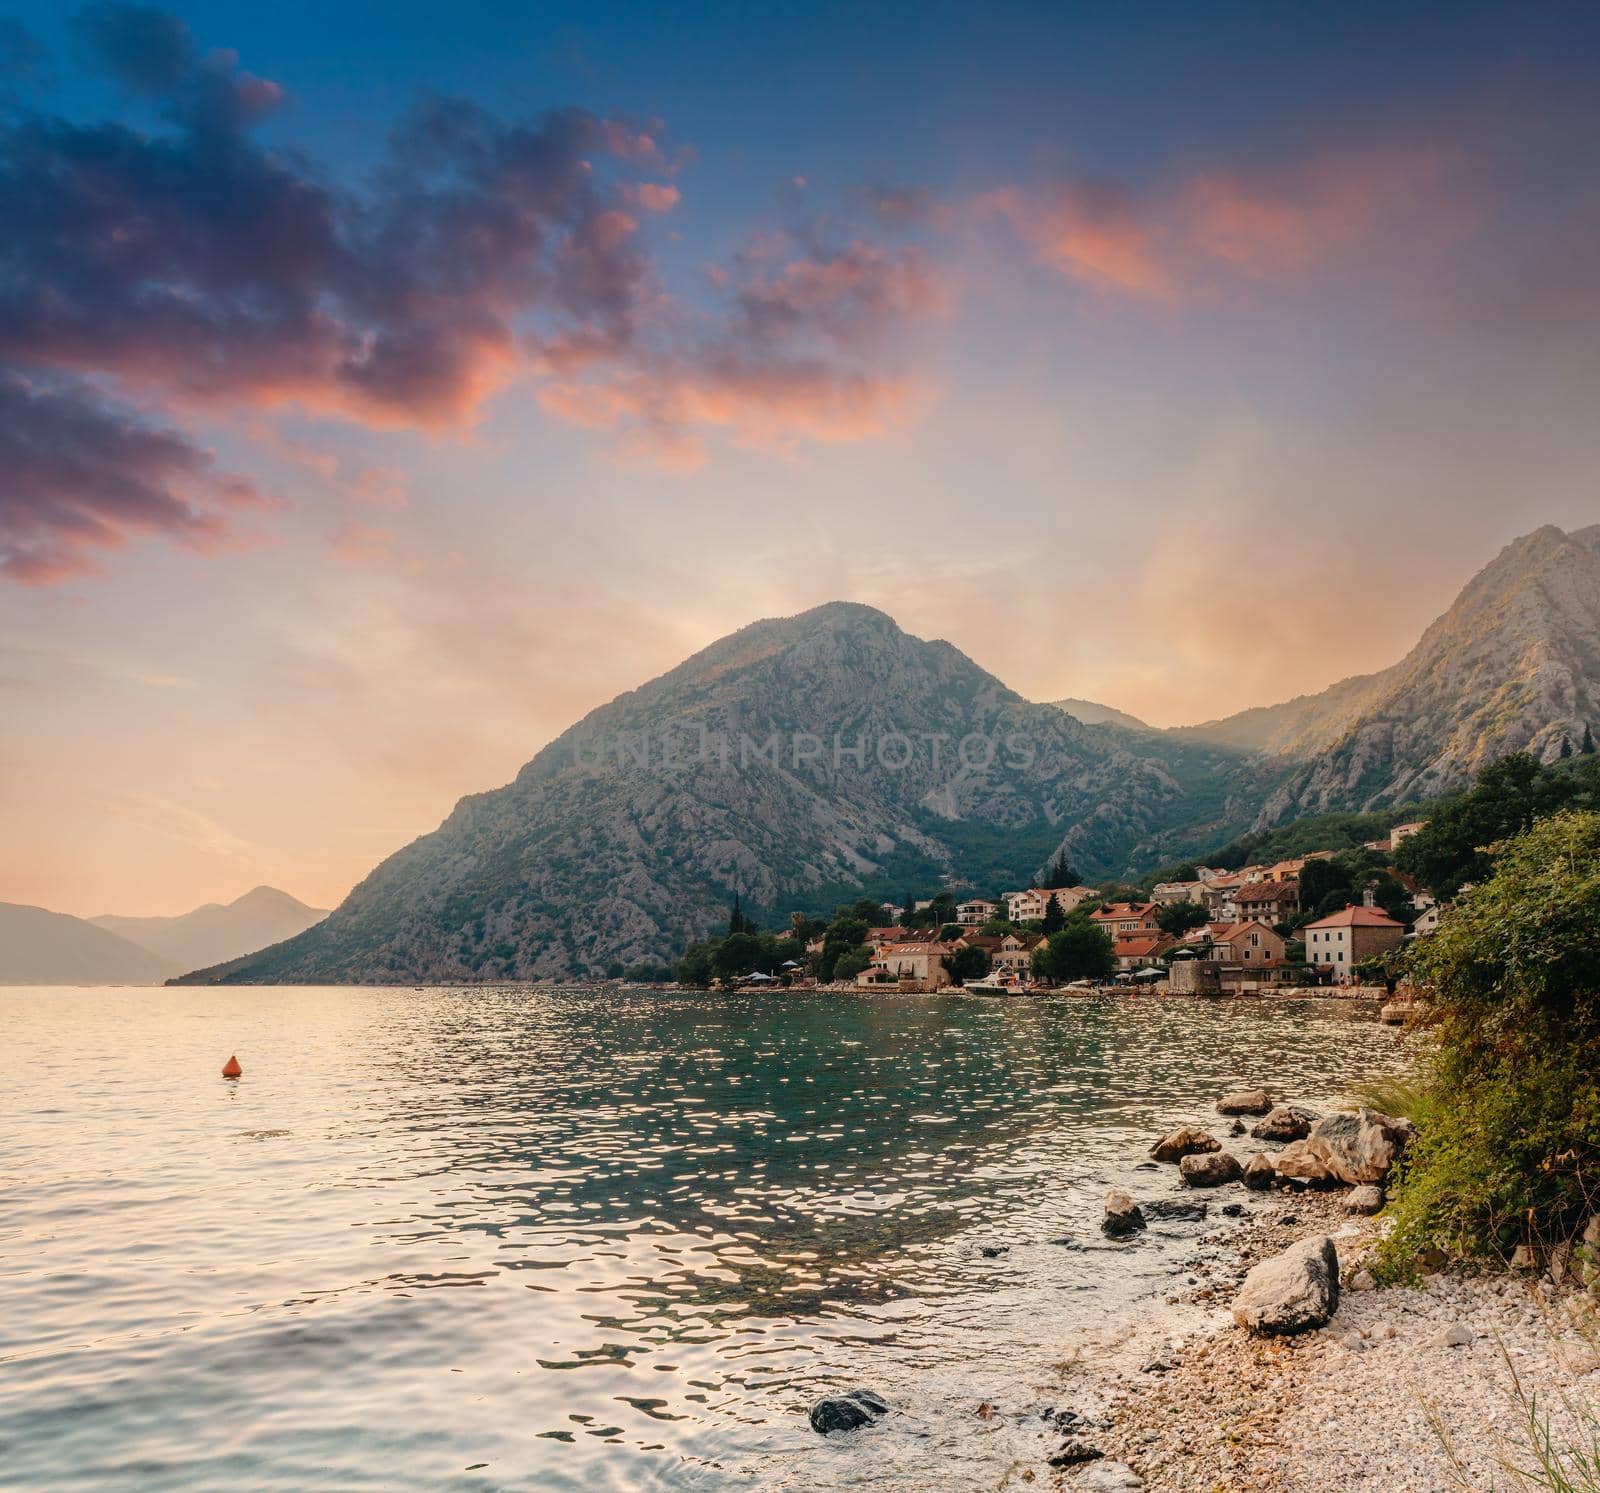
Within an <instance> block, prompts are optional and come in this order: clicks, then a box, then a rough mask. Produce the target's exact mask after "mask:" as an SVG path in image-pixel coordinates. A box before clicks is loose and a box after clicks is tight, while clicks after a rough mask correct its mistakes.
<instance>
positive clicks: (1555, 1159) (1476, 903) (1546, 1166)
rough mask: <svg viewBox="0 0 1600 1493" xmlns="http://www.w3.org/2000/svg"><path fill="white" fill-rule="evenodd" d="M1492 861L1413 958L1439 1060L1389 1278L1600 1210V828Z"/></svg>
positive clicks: (1426, 1095) (1567, 1230)
mask: <svg viewBox="0 0 1600 1493" xmlns="http://www.w3.org/2000/svg"><path fill="white" fill-rule="evenodd" d="M1418 838H1421V837H1420V836H1418ZM1483 854H1484V855H1485V857H1486V860H1487V864H1488V867H1489V870H1488V874H1487V875H1484V876H1482V877H1481V879H1480V880H1479V881H1477V882H1476V883H1475V884H1474V886H1473V887H1471V888H1470V889H1469V890H1467V891H1465V892H1463V893H1462V894H1461V896H1460V897H1459V898H1458V899H1457V900H1456V902H1455V904H1454V905H1453V907H1452V909H1451V913H1450V916H1449V917H1448V918H1446V919H1444V921H1443V922H1442V923H1441V924H1440V926H1439V931H1438V932H1437V933H1435V934H1433V935H1432V936H1431V937H1429V938H1425V939H1420V940H1418V941H1417V942H1416V943H1415V944H1414V945H1412V947H1411V949H1410V950H1409V951H1408V955H1407V965H1408V972H1409V974H1410V977H1411V980H1412V982H1413V984H1414V985H1415V986H1416V988H1417V989H1418V991H1419V992H1420V993H1421V994H1422V995H1424V996H1425V997H1426V998H1427V1008H1428V1009H1429V1011H1430V1013H1431V1014H1432V1017H1433V1021H1432V1029H1433V1031H1434V1032H1435V1034H1436V1036H1437V1048H1436V1052H1435V1057H1434V1061H1433V1065H1432V1069H1431V1072H1430V1074H1429V1079H1428V1083H1427V1086H1426V1088H1425V1090H1424V1092H1423V1095H1422V1100H1421V1103H1420V1104H1419V1106H1418V1107H1417V1110H1416V1112H1415V1116H1414V1118H1415V1119H1416V1121H1417V1125H1418V1138H1417V1141H1416V1143H1415V1145H1414V1146H1413V1148H1412V1151H1411V1154H1410V1156H1409V1157H1408V1160H1407V1164H1406V1170H1405V1174H1404V1176H1403V1177H1402V1179H1401V1182H1400V1186H1399V1187H1398V1189H1396V1190H1395V1192H1394V1194H1393V1202H1392V1205H1391V1208H1390V1210H1389V1211H1390V1212H1392V1213H1393V1215H1394V1217H1395V1220H1396V1223H1395V1230H1394V1233H1393V1234H1392V1235H1391V1236H1390V1238H1389V1240H1388V1241H1387V1242H1386V1244H1385V1246H1384V1261H1385V1267H1386V1270H1387V1271H1388V1272H1389V1273H1391V1274H1397V1275H1398V1274H1404V1273H1406V1272H1407V1271H1408V1270H1409V1269H1410V1268H1411V1261H1412V1260H1414V1258H1415V1256H1416V1253H1417V1252H1418V1251H1419V1250H1420V1249H1422V1248H1424V1247H1426V1246H1429V1245H1438V1246H1440V1247H1442V1248H1444V1249H1446V1250H1447V1251H1449V1252H1451V1253H1454V1254H1461V1255H1472V1254H1491V1255H1493V1254H1498V1255H1500V1256H1502V1257H1504V1256H1506V1255H1508V1254H1509V1253H1510V1251H1511V1250H1512V1249H1514V1248H1515V1247H1516V1246H1517V1245H1519V1244H1527V1243H1534V1244H1543V1245H1546V1246H1548V1245H1553V1244H1554V1243H1556V1242H1557V1241H1559V1240H1562V1239H1568V1238H1571V1237H1572V1235H1573V1233H1574V1232H1575V1231H1576V1230H1577V1229H1580V1228H1581V1227H1582V1226H1583V1224H1584V1222H1585V1221H1586V1219H1587V1218H1588V1216H1589V1215H1590V1213H1592V1212H1593V1211H1594V1202H1595V1199H1596V1198H1597V1197H1600V813H1595V812H1594V811H1592V810H1567V811H1560V812H1557V813H1554V814H1550V815H1547V816H1545V817H1544V818H1542V819H1540V820H1539V821H1538V822H1536V823H1535V824H1534V825H1533V826H1532V827H1531V828H1529V829H1526V830H1524V831H1522V832H1520V833H1518V834H1517V835H1515V836H1513V837H1512V838H1510V839H1508V840H1504V841H1501V842H1498V843H1496V844H1494V845H1492V846H1490V847H1488V848H1487V849H1486V850H1485V851H1484V852H1483Z"/></svg>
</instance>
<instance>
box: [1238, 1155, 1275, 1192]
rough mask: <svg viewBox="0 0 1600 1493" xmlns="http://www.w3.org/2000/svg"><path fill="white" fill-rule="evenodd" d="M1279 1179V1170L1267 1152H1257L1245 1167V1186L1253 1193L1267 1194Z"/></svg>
mask: <svg viewBox="0 0 1600 1493" xmlns="http://www.w3.org/2000/svg"><path fill="white" fill-rule="evenodd" d="M1277 1178H1278V1170H1277V1168H1276V1167H1275V1166H1273V1164H1272V1162H1271V1160H1270V1159H1269V1158H1268V1156H1267V1155H1266V1153H1265V1152H1263V1151H1257V1152H1256V1154H1255V1155H1254V1156H1252V1157H1251V1158H1250V1159H1249V1161H1247V1162H1246V1163H1245V1167H1244V1185H1245V1186H1246V1187H1248V1188H1249V1189H1250V1190H1251V1191H1252V1192H1265V1191H1266V1190H1267V1188H1269V1187H1271V1186H1272V1184H1273V1183H1274V1182H1275V1181H1276V1180H1277Z"/></svg>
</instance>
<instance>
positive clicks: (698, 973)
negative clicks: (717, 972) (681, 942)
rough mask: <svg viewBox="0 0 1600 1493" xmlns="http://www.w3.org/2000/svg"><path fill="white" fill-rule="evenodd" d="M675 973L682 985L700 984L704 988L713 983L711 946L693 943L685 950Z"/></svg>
mask: <svg viewBox="0 0 1600 1493" xmlns="http://www.w3.org/2000/svg"><path fill="white" fill-rule="evenodd" d="M673 974H674V975H675V977H676V978H677V981H678V983H679V984H680V985H698V986H700V987H701V988H702V989H704V987H705V986H707V985H709V984H710V983H711V975H712V970H711V946H710V945H709V944H703V943H692V944H690V945H689V947H688V948H687V949H685V950H684V951H683V958H681V959H680V960H679V961H678V963H677V965H676V966H675V967H674V970H673Z"/></svg>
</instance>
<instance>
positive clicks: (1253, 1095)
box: [1217, 1089, 1272, 1115]
mask: <svg viewBox="0 0 1600 1493" xmlns="http://www.w3.org/2000/svg"><path fill="white" fill-rule="evenodd" d="M1271 1108H1272V1095H1271V1094H1269V1093H1268V1092H1267V1091H1266V1090H1265V1089H1240V1090H1238V1091H1237V1092H1235V1093H1232V1094H1224V1095H1223V1096H1222V1097H1221V1098H1220V1099H1219V1100H1217V1113H1218V1114H1219V1115H1264V1114H1266V1113H1267V1111H1268V1110H1270V1109H1271Z"/></svg>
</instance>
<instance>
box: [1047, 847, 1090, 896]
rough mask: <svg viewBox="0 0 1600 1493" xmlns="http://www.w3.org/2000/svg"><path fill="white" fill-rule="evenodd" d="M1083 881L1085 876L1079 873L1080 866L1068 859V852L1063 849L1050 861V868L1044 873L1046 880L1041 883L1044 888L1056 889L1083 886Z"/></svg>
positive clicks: (1048, 889)
mask: <svg viewBox="0 0 1600 1493" xmlns="http://www.w3.org/2000/svg"><path fill="white" fill-rule="evenodd" d="M1082 883H1083V877H1082V876H1080V875H1079V874H1078V868H1077V867H1076V866H1074V865H1072V864H1071V862H1069V861H1068V860H1067V852H1066V851H1065V850H1061V851H1058V852H1057V853H1056V858H1055V859H1054V860H1053V861H1051V862H1050V868H1049V869H1048V870H1047V871H1046V872H1045V873H1044V880H1043V881H1041V882H1040V883H1039V885H1040V887H1041V888H1042V889H1044V890H1047V891H1054V890H1056V889H1058V888H1061V887H1069V886H1081V885H1082Z"/></svg>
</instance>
